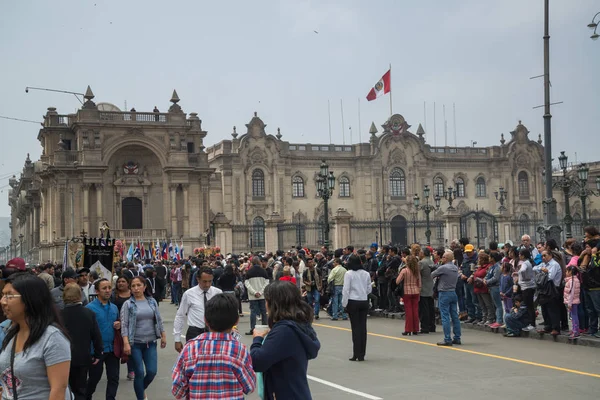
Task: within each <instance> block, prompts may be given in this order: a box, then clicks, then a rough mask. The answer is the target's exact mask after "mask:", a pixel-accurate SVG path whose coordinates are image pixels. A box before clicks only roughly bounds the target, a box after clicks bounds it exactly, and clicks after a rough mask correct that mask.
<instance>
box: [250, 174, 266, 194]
mask: <svg viewBox="0 0 600 400" xmlns="http://www.w3.org/2000/svg"><path fill="white" fill-rule="evenodd" d="M252 197H265V173H264V172H263V171H262V169H255V170H254V171H252Z"/></svg>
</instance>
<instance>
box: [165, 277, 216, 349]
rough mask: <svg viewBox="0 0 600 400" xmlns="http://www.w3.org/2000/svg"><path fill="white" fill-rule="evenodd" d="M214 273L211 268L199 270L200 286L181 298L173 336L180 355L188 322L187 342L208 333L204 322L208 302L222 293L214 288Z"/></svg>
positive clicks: (187, 291) (188, 291)
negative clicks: (184, 327) (182, 339)
mask: <svg viewBox="0 0 600 400" xmlns="http://www.w3.org/2000/svg"><path fill="white" fill-rule="evenodd" d="M212 282H213V271H212V269H211V268H209V267H201V268H200V269H199V270H198V285H197V286H195V287H193V288H191V289H189V290H186V292H185V293H184V294H183V296H182V298H181V303H180V304H179V309H178V310H177V314H176V315H175V321H174V322H173V336H174V341H175V351H177V352H178V353H180V352H181V350H182V349H183V344H182V343H181V332H182V331H183V325H184V323H185V322H186V317H187V324H188V330H187V332H186V335H185V340H186V342H187V341H189V340H191V339H193V338H195V337H196V336H198V335H201V334H202V333H204V332H206V325H205V321H204V310H205V306H206V303H207V302H208V300H210V299H212V298H213V296H215V295H217V294H219V293H222V291H221V289H217V288H216V287H213V286H212Z"/></svg>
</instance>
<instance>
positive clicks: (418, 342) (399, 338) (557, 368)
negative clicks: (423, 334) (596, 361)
mask: <svg viewBox="0 0 600 400" xmlns="http://www.w3.org/2000/svg"><path fill="white" fill-rule="evenodd" d="M313 325H315V326H320V327H323V328H329V329H337V330H340V331H346V332H352V330H351V329H348V328H342V327H339V326H331V325H324V324H314V323H313ZM367 334H368V335H370V336H375V337H380V338H384V339H391V340H397V341H400V342H408V343H415V344H421V345H425V346H431V347H435V348H438V349H443V350H451V351H459V352H461V353H468V354H475V355H478V356H483V357H489V358H495V359H498V360H504V361H512V362H515V363H519V364H525V365H533V366H534V367H540V368H546V369H553V370H555V371H561V372H568V373H571V374H576V375H583V376H590V377H592V378H600V374H592V373H589V372H584V371H578V370H576V369H569V368H562V367H557V366H555V365H548V364H541V363H536V362H532V361H526V360H520V359H518V358H512V357H503V356H498V355H496V354H490V353H483V352H480V351H474V350H466V349H461V348H457V347H444V346H438V345H437V344H436V343H428V342H421V341H419V340H413V339H404V338H401V337H397V336H388V335H382V334H380V333H373V332H368V333H367Z"/></svg>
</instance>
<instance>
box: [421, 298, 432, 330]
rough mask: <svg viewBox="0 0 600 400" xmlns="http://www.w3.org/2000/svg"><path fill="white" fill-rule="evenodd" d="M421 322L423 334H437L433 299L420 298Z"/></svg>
mask: <svg viewBox="0 0 600 400" xmlns="http://www.w3.org/2000/svg"><path fill="white" fill-rule="evenodd" d="M419 320H420V321H421V331H422V332H435V308H434V306H433V297H423V296H421V297H420V298H419Z"/></svg>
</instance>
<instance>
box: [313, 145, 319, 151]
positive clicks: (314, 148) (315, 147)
mask: <svg viewBox="0 0 600 400" xmlns="http://www.w3.org/2000/svg"><path fill="white" fill-rule="evenodd" d="M311 150H312V151H319V146H311Z"/></svg>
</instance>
